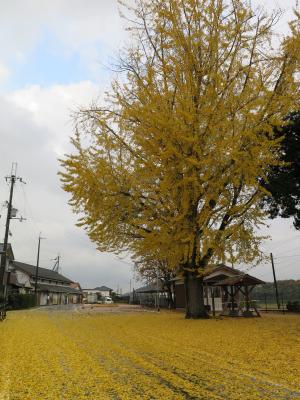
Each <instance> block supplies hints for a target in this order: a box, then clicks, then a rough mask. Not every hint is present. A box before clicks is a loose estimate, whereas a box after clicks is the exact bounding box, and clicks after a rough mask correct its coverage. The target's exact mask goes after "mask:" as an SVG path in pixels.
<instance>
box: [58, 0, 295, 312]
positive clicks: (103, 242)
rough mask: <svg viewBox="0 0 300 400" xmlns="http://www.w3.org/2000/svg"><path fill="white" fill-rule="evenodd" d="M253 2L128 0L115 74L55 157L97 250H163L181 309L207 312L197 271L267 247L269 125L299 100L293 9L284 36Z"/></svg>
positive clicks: (271, 160)
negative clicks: (182, 298)
mask: <svg viewBox="0 0 300 400" xmlns="http://www.w3.org/2000/svg"><path fill="white" fill-rule="evenodd" d="M248 3H249V2H246V1H243V0H231V1H230V0H228V1H227V0H138V1H136V2H135V6H134V7H133V8H131V9H130V10H129V12H130V13H131V14H133V15H134V17H132V16H131V17H130V19H131V21H132V22H131V28H130V29H131V33H132V44H131V46H129V47H128V48H127V49H125V50H124V51H123V52H122V55H121V56H120V59H119V64H118V74H117V76H116V78H115V79H114V80H113V81H112V84H111V87H110V90H108V93H107V94H106V99H105V101H103V104H94V105H93V106H92V107H88V108H86V109H83V110H82V111H80V112H79V114H78V115H77V120H76V122H77V124H76V131H75V134H74V137H73V138H72V143H73V145H74V151H73V153H72V154H69V155H66V156H65V157H64V159H63V160H61V165H62V168H61V179H62V182H63V187H64V189H65V190H66V191H67V192H69V193H70V195H71V200H70V204H71V206H72V207H73V209H74V211H75V212H77V213H78V217H79V222H78V223H79V225H81V226H83V227H84V228H85V229H86V231H87V234H88V235H89V237H90V238H91V240H92V241H93V242H95V243H96V244H97V247H98V249H99V250H100V251H109V252H114V253H119V252H122V251H129V252H131V254H133V255H134V257H137V258H138V257H143V255H147V254H157V255H158V256H157V257H159V258H160V259H161V260H163V261H164V262H165V263H167V265H168V268H170V269H173V270H176V271H177V274H178V275H181V276H182V277H183V278H184V282H185V290H186V304H187V307H186V317H188V318H201V317H206V316H207V315H206V311H205V308H204V301H203V291H202V285H203V276H204V275H205V274H206V273H207V272H208V271H209V270H210V269H211V266H212V265H213V264H214V263H215V262H217V261H218V260H224V261H226V259H228V257H230V258H231V259H234V260H235V261H241V262H246V263H250V262H254V261H255V260H257V259H259V257H260V256H261V253H260V249H259V247H260V243H261V240H262V238H261V237H260V236H259V235H258V234H257V228H258V227H259V225H260V224H261V223H263V222H264V214H263V211H262V209H261V207H260V206H259V204H260V202H261V199H262V198H263V197H264V196H265V194H266V192H265V189H264V188H263V187H262V186H261V185H260V182H262V181H265V180H266V179H267V175H268V170H269V169H270V168H271V167H273V166H275V165H277V164H278V154H279V153H280V151H279V148H280V139H278V138H275V137H274V135H273V130H274V129H275V128H278V127H280V126H282V125H283V124H285V123H286V121H285V120H284V117H285V116H286V115H287V114H288V112H289V111H290V110H293V111H296V110H298V109H299V99H300V93H299V81H298V74H297V73H298V72H299V57H300V35H299V31H298V28H297V27H298V25H297V19H298V16H297V15H295V19H296V20H295V21H294V22H292V23H291V25H290V28H291V30H290V34H289V36H286V37H284V38H282V40H281V43H278V37H276V40H274V37H273V30H274V25H275V24H276V22H277V20H278V14H276V13H275V14H272V15H269V16H268V15H266V14H265V13H264V12H262V11H257V10H256V11H255V10H253V9H251V6H250V5H249V4H248ZM125 14H126V12H125ZM273 47H274V48H273Z"/></svg>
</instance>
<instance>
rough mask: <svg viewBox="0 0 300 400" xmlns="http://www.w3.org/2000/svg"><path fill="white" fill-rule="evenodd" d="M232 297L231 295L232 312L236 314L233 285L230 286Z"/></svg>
mask: <svg viewBox="0 0 300 400" xmlns="http://www.w3.org/2000/svg"><path fill="white" fill-rule="evenodd" d="M230 297H231V312H232V315H233V314H234V296H233V286H232V285H231V286H230Z"/></svg>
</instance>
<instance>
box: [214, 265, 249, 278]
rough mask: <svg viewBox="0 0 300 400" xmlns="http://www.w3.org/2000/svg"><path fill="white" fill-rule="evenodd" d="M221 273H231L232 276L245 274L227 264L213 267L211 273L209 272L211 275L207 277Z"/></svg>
mask: <svg viewBox="0 0 300 400" xmlns="http://www.w3.org/2000/svg"><path fill="white" fill-rule="evenodd" d="M219 271H222V272H224V271H227V272H229V273H230V274H231V275H240V274H242V273H243V272H242V271H240V270H239V269H236V268H233V267H229V266H228V265H225V264H217V265H216V266H215V267H213V268H212V269H211V270H210V272H209V274H208V275H207V277H209V275H210V274H212V273H214V274H215V273H216V272H219Z"/></svg>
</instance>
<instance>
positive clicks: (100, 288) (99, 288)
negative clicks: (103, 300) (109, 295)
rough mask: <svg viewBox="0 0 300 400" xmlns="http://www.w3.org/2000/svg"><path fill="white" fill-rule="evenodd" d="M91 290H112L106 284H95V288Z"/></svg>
mask: <svg viewBox="0 0 300 400" xmlns="http://www.w3.org/2000/svg"><path fill="white" fill-rule="evenodd" d="M93 290H99V292H109V291H110V290H112V289H111V288H109V287H107V286H100V287H99V286H97V287H95V289H93Z"/></svg>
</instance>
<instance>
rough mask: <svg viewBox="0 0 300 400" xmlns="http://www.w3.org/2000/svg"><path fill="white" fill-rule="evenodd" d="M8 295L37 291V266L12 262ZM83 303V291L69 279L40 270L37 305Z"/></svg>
mask: <svg viewBox="0 0 300 400" xmlns="http://www.w3.org/2000/svg"><path fill="white" fill-rule="evenodd" d="M9 268H10V272H9V280H8V286H9V289H8V293H9V292H10V293H13V292H18V293H33V292H34V290H35V280H36V266H35V265H30V264H26V263H23V262H19V261H14V260H13V261H11V262H10V267H9ZM81 301H82V291H81V290H80V288H79V287H76V286H75V287H74V282H73V281H71V280H70V279H69V278H66V277H65V276H63V275H61V274H59V273H58V272H56V271H52V270H51V269H47V268H40V267H39V268H38V277H37V304H38V305H41V306H44V305H55V304H69V303H71V304H76V303H81Z"/></svg>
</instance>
